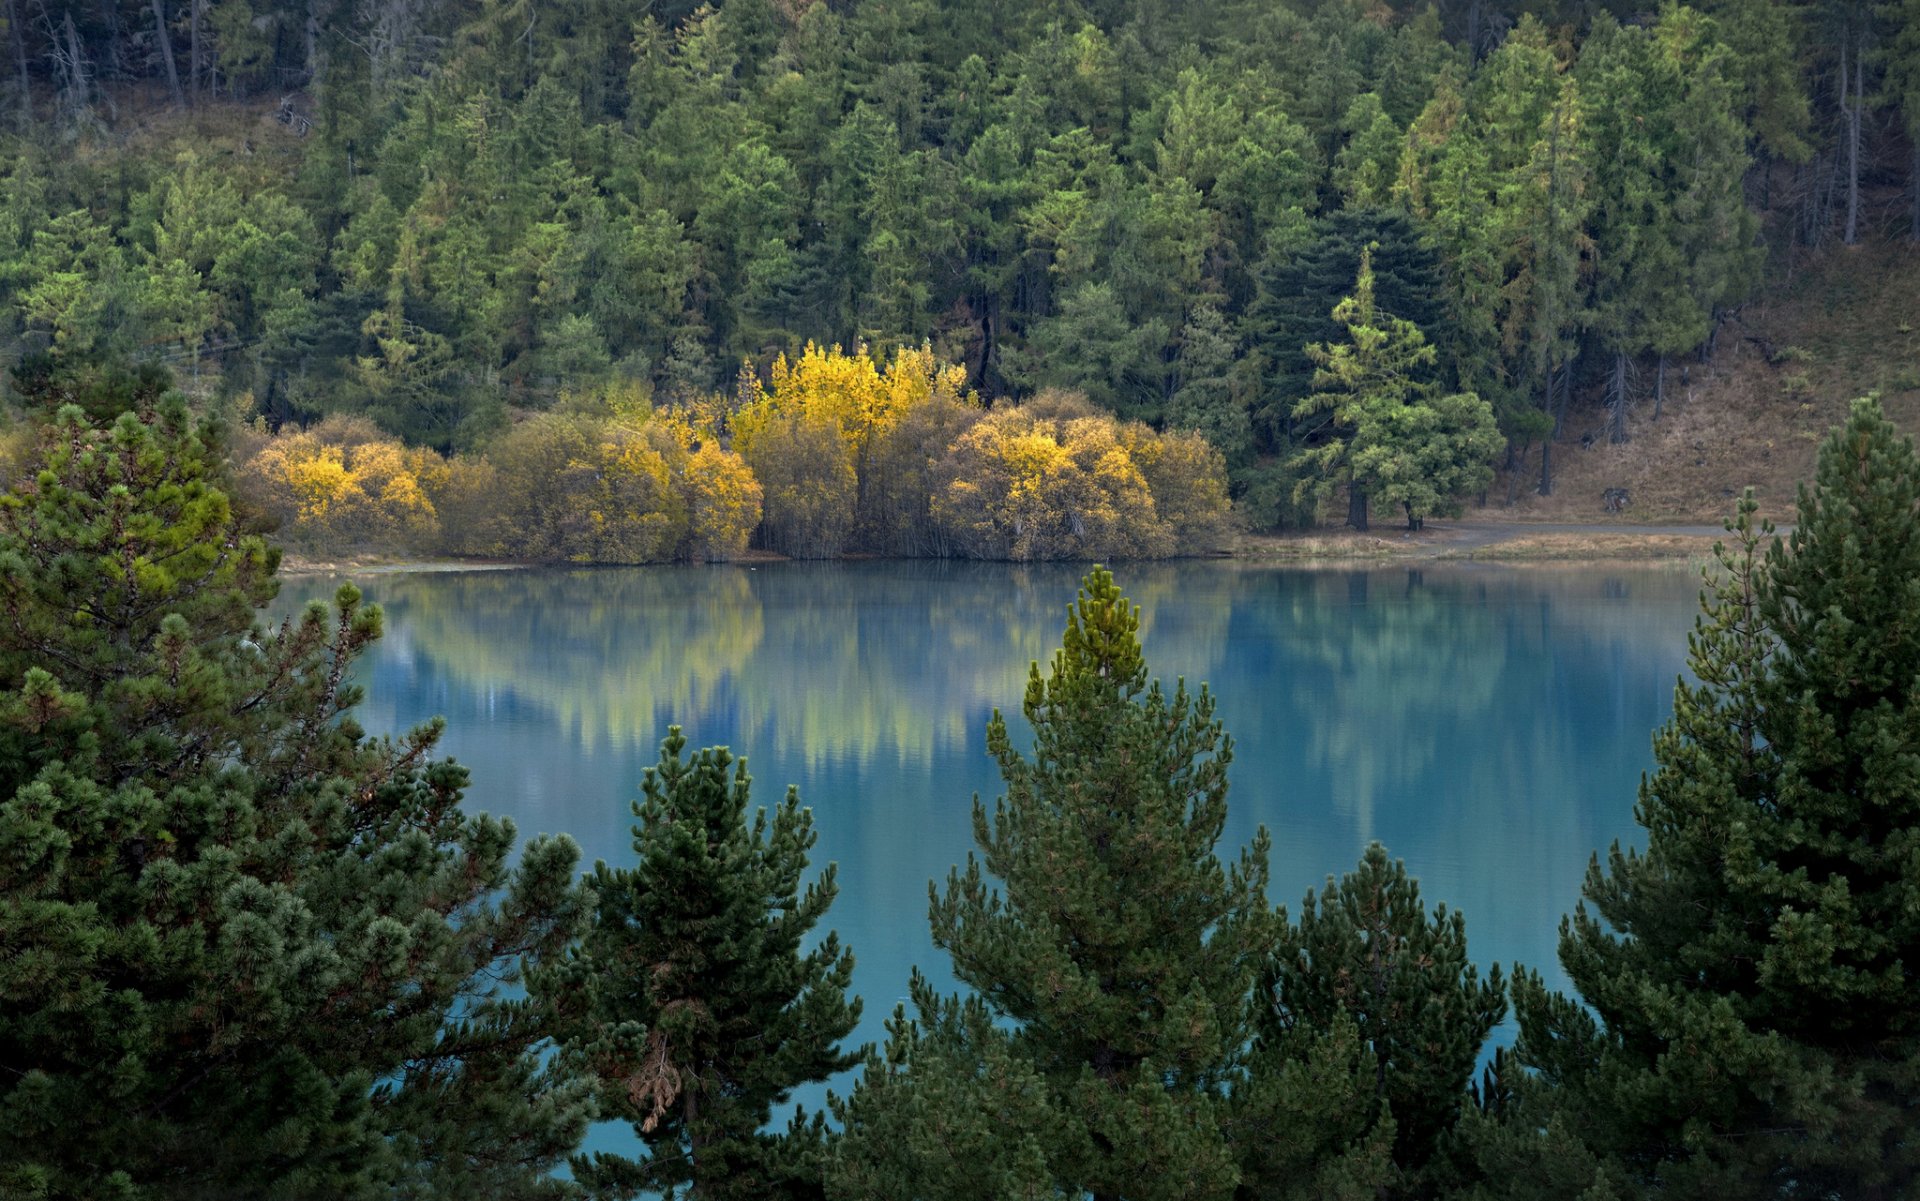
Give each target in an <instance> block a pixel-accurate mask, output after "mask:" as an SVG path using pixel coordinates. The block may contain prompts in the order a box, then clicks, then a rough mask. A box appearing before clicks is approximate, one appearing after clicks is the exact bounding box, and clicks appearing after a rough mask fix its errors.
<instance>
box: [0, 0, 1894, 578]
mask: <svg viewBox="0 0 1920 1201" xmlns="http://www.w3.org/2000/svg"><path fill="white" fill-rule="evenodd" d="M5 17H6V26H7V44H8V47H9V53H10V56H11V59H12V65H13V70H12V71H11V72H10V73H9V74H8V76H7V80H6V85H5V86H6V91H5V92H4V93H0V97H3V98H4V102H5V104H6V111H7V113H8V114H9V115H10V118H11V127H12V130H13V132H12V133H11V134H9V135H8V136H6V137H5V138H4V140H0V214H3V215H0V298H4V303H3V304H0V357H4V358H6V359H8V360H9V361H15V360H17V361H20V362H21V369H20V371H19V372H16V375H17V376H18V377H19V378H17V379H16V381H15V386H14V388H13V391H14V393H15V394H16V396H21V397H32V396H34V395H40V396H43V397H44V396H47V395H54V396H55V397H56V399H55V400H54V401H53V402H52V403H53V404H57V396H58V395H59V394H61V391H62V389H61V388H60V387H59V386H56V385H53V384H50V383H49V381H50V380H52V379H56V378H57V377H59V376H60V375H61V374H62V373H63V372H71V371H73V370H75V369H81V370H85V369H89V368H91V367H93V366H94V365H98V364H116V365H119V364H132V365H138V364H147V365H153V364H164V365H165V366H167V367H169V368H171V369H172V370H173V371H174V372H175V373H177V374H178V375H180V376H181V377H182V379H183V380H184V381H185V382H186V384H187V386H188V387H189V390H190V391H192V392H194V393H195V394H197V395H206V396H217V397H220V398H223V399H225V400H226V401H228V402H229V403H231V404H233V405H234V406H236V407H237V411H238V415H239V418H240V420H241V421H243V422H249V423H251V424H252V425H253V426H254V427H255V430H256V431H257V433H256V434H255V435H254V436H253V437H252V438H251V439H249V438H242V439H240V440H239V442H238V445H237V447H236V449H237V452H238V453H241V454H243V455H245V456H249V457H254V456H258V457H259V459H260V461H259V463H258V465H257V467H256V468H254V469H252V470H250V471H248V472H247V473H246V474H247V476H248V481H247V485H246V486H247V489H248V491H249V495H250V497H251V498H252V500H253V501H254V503H255V504H257V505H259V506H261V507H265V508H267V509H269V510H271V511H272V513H273V514H274V516H275V517H276V518H277V519H278V520H279V522H280V523H281V525H282V527H283V531H284V533H285V536H287V537H289V538H291V539H292V540H293V541H294V542H295V543H296V544H298V543H303V542H305V543H314V544H340V543H343V542H345V543H351V542H356V541H358V542H370V543H374V544H381V545H389V546H393V545H406V546H410V547H413V548H416V549H440V550H452V551H456V552H464V553H479V554H495V555H503V556H509V557H516V558H534V559H571V560H578V561H612V562H642V561H652V560H658V559H672V558H696V559H697V558H711V557H726V556H727V555H728V554H731V553H733V551H734V549H735V548H737V547H739V546H741V545H744V544H745V541H746V539H748V538H755V539H757V541H758V543H759V544H760V545H764V546H766V547H768V548H769V549H776V550H781V551H784V552H786V553H792V554H800V555H831V554H836V553H841V552H843V551H848V550H859V551H870V552H880V553H891V554H902V553H911V554H968V555H978V556H984V557H1010V558H1044V557H1076V556H1101V557H1127V556H1137V555H1154V554H1165V553H1169V552H1170V551H1172V550H1176V549H1179V550H1206V549H1210V548H1211V547H1212V546H1214V545H1216V544H1217V543H1218V541H1219V537H1218V530H1219V528H1220V526H1221V519H1222V517H1223V515H1224V498H1219V497H1215V496H1213V495H1212V493H1213V492H1216V491H1218V490H1220V489H1221V488H1222V487H1224V488H1225V489H1226V491H1227V492H1228V493H1229V494H1230V495H1231V498H1232V501H1233V505H1234V510H1235V512H1236V513H1237V515H1238V516H1237V520H1239V521H1241V522H1244V523H1246V524H1247V525H1250V526H1251V527H1252V528H1256V529H1269V528H1276V527H1290V526H1299V525H1304V524H1310V523H1312V522H1314V521H1315V520H1321V519H1327V518H1331V519H1334V520H1338V519H1339V517H1340V516H1342V515H1344V516H1345V517H1346V518H1347V519H1348V520H1350V521H1351V522H1353V523H1355V524H1364V523H1365V522H1366V521H1367V520H1368V515H1369V509H1370V508H1377V509H1379V510H1381V511H1382V515H1383V516H1391V517H1392V518H1404V519H1405V520H1406V522H1407V523H1409V524H1415V525H1417V524H1418V523H1419V522H1420V520H1421V519H1422V518H1423V517H1425V516H1427V515H1429V514H1433V513H1445V512H1449V511H1454V510H1455V509H1457V507H1458V506H1459V505H1460V504H1461V503H1462V501H1463V500H1464V499H1466V498H1474V499H1480V498H1483V497H1484V496H1485V494H1486V492H1487V489H1488V487H1489V484H1490V482H1491V480H1492V476H1491V474H1490V471H1489V468H1490V467H1493V466H1500V467H1503V468H1504V470H1505V474H1506V478H1507V483H1506V487H1507V489H1508V491H1509V493H1511V492H1512V491H1514V490H1516V489H1518V488H1520V487H1523V486H1524V487H1525V488H1527V489H1530V490H1538V491H1541V492H1550V491H1551V490H1552V488H1553V486H1554V478H1555V464H1554V461H1553V455H1552V448H1553V437H1554V435H1555V433H1556V432H1559V431H1561V427H1562V426H1563V424H1564V421H1565V418H1566V415H1567V412H1568V409H1569V405H1570V404H1571V403H1572V402H1573V400H1574V398H1575V397H1576V396H1578V397H1580V398H1582V399H1583V400H1588V399H1590V398H1598V400H1599V401H1600V402H1602V403H1604V404H1605V405H1606V407H1607V411H1608V413H1609V414H1610V417H1609V420H1608V421H1607V423H1606V427H1607V428H1606V430H1605V431H1604V433H1603V435H1602V436H1603V437H1605V438H1607V439H1613V440H1618V439H1625V438H1626V437H1628V436H1629V432H1630V428H1629V427H1630V422H1632V423H1642V422H1651V421H1655V420H1657V419H1658V416H1659V414H1660V412H1661V408H1662V406H1663V404H1664V403H1666V400H1667V397H1668V394H1669V392H1670V390H1673V389H1676V388H1678V387H1679V386H1680V380H1681V379H1682V378H1683V377H1684V376H1685V375H1686V373H1687V372H1688V371H1689V370H1690V366H1689V365H1690V364H1694V363H1697V362H1699V361H1700V360H1701V359H1702V358H1703V357H1710V356H1712V355H1713V354H1714V353H1716V343H1717V334H1718V332H1719V331H1720V330H1721V329H1722V327H1723V325H1724V324H1725V322H1726V320H1727V319H1728V317H1729V316H1730V315H1732V314H1734V313H1737V312H1738V310H1739V308H1740V306H1741V305H1742V304H1743V303H1744V302H1746V301H1748V300H1749V299H1750V298H1753V297H1754V296H1755V295H1756V294H1758V293H1760V292H1762V291H1764V290H1768V289H1774V290H1777V289H1779V288H1782V287H1791V284H1792V280H1791V278H1790V275H1789V271H1788V268H1789V267H1790V264H1791V260H1792V259H1793V257H1794V255H1795V254H1797V253H1801V252H1803V251H1804V250H1805V248H1808V247H1818V246H1821V245H1824V244H1834V245H1852V244H1856V243H1860V242H1863V241H1867V242H1876V243H1884V242H1886V241H1889V240H1895V239H1906V238H1914V237H1917V236H1920V140H1917V139H1916V138H1915V136H1914V134H1915V132H1916V131H1920V12H1917V11H1916V8H1915V5H1914V4H1913V3H1911V0H1889V2H1880V3H1873V2H1869V0H1810V2H1807V3H1776V2H1772V0H1706V2H1704V3H1701V4H1699V5H1697V6H1695V7H1683V6H1678V5H1672V4H1669V5H1666V6H1664V7H1660V8H1658V9H1657V10H1656V9H1653V8H1651V7H1650V6H1647V5H1642V4H1626V3H1608V2H1602V0H1557V2H1555V0H1526V2H1513V0H1509V2H1506V3H1499V2H1493V0H1450V2H1448V3H1441V4H1393V3H1387V2H1385V0H1372V2H1361V0H1338V2H1335V0H1328V2H1324V3H1321V2H1310V0H1286V2H1270V0H1263V2H1259V3H1238V2H1234V0H1210V2H1208V3H1204V4H1198V5H1183V6H1178V7H1169V6H1165V5H1159V4H1154V3H1141V4H1137V5H1101V4H1089V5H1082V4H1080V3H1077V2H1074V3H1042V4H1020V5H1005V4H997V3H988V2H983V3H977V4H965V5H961V4H937V3H933V2H931V0H903V2H900V3H892V2H887V3H881V2H872V3H867V2H862V3H848V4H833V3H811V4H788V3H785V2H784V0H729V3H727V4H725V5H722V6H718V7H713V6H702V7H698V8H690V7H687V6H685V5H650V6H648V8H646V9H645V10H643V11H634V10H631V9H629V8H625V7H622V6H617V5H599V4H593V3H589V2H587V0H579V2H569V3H565V4H559V5H552V6H542V5H537V4H532V3H499V4H495V3H491V2H489V3H481V4H476V3H471V2H465V0H406V2H404V3H383V4H361V5H349V4H345V3H341V2H339V0H307V2H306V3H303V4H298V5H283V4H272V3H267V2H265V0H218V2H213V3H210V2H208V0H184V2H182V0H175V2H174V3H173V4H172V5H169V4H168V3H167V0H149V3H147V4H145V5H138V4H129V3H126V2H125V0H108V2H107V3H104V4H80V3H72V4H69V3H52V2H49V0H8V4H7V8H6V10H5ZM835 348H839V349H837V350H836V349H835ZM1796 349H1797V348H1795V347H1791V346H1788V347H1782V348H1777V350H1778V351H1779V353H1783V354H1786V355H1788V356H1789V357H1791V355H1792V354H1793V353H1794V352H1795V351H1796ZM1802 353H1804V352H1802ZM903 355H904V356H908V357H907V358H905V359H903V358H902V357H901V356H903ZM842 356H845V357H846V358H850V359H852V360H854V362H852V363H846V362H842V361H841V359H842ZM783 359H784V361H785V364H790V365H791V371H790V372H789V368H788V367H787V366H785V365H783V363H782V360H783ZM789 373H790V374H792V375H793V376H794V377H796V379H798V380H800V381H802V382H801V383H798V384H796V386H794V387H792V388H789V389H787V390H786V394H783V390H782V389H781V388H780V387H779V385H778V383H777V382H776V376H777V375H783V374H789ZM909 375H911V376H913V377H914V380H913V381H911V382H910V381H908V380H907V378H906V377H907V376H909ZM878 376H886V377H887V378H886V379H885V380H884V381H882V380H878V379H876V378H875V377H878ZM829 377H831V378H829ZM862 389H866V390H867V391H866V392H864V393H863V392H862V391H861V390H862ZM803 393H804V394H807V395H802V394H803ZM823 393H830V394H831V395H822V394H823ZM883 393H884V395H882V394H883ZM1035 397H1047V398H1050V399H1048V400H1047V401H1046V402H1045V403H1043V404H1042V406H1041V408H1039V409H1038V410H1032V411H1029V412H1028V413H1027V415H1026V417H1024V418H1020V417H1014V416H1011V415H1010V414H1011V413H1012V412H1015V411H1017V410H1018V408H1019V406H1021V405H1022V404H1023V403H1024V402H1027V401H1029V400H1031V399H1033V398H1035ZM756 404H757V405H758V407H759V409H760V415H759V421H758V424H759V426H760V427H761V430H762V433H763V435H764V436H762V437H760V438H758V439H757V440H756V439H753V438H750V437H749V438H742V437H739V436H738V432H737V431H736V430H735V429H733V428H732V427H733V418H734V417H735V416H736V415H737V414H738V413H740V412H741V411H742V410H744V409H749V408H753V407H755V406H756ZM1063 404H1064V405H1065V406H1066V407H1065V408H1062V407H1061V406H1062V405H1063ZM989 405H990V406H992V407H993V412H994V414H995V420H997V421H1000V422H1002V423H1008V422H1010V423H1011V425H1010V426H1009V427H1007V428H1002V429H982V430H974V429H973V428H972V427H973V424H974V422H976V421H977V420H979V419H980V417H981V416H982V415H983V413H984V412H985V411H986V407H987V406H989ZM769 427H772V428H771V429H770V430H769ZM292 435H298V437H295V438H294V439H293V440H292V441H291V442H290V443H288V444H286V445H280V446H274V447H266V446H262V445H259V444H258V443H259V442H260V441H262V440H264V439H267V438H270V437H282V438H285V437H289V436H292ZM1187 435H1198V436H1199V437H1200V438H1202V439H1204V441H1205V442H1206V443H1207V444H1208V445H1209V446H1211V448H1212V449H1213V452H1215V453H1216V454H1217V455H1218V459H1217V460H1209V459H1208V457H1207V456H1206V455H1204V454H1203V452H1201V451H1200V450H1199V449H1198V448H1193V447H1186V446H1178V447H1176V448H1175V449H1174V450H1173V451H1172V452H1171V453H1167V452H1163V451H1162V450H1161V449H1160V445H1159V442H1158V441H1157V440H1159V439H1165V438H1172V437H1182V436H1187ZM963 439H969V440H970V441H969V442H968V445H966V446H961V445H960V443H961V441H962V440H963ZM754 441H757V442H758V447H757V451H756V450H755V448H754V447H752V446H749V445H746V444H747V443H750V442H754ZM428 451H430V452H432V453H433V456H434V457H432V458H427V457H423V456H422V453H421V452H428ZM456 452H458V453H456ZM450 454H451V455H454V456H455V457H454V458H453V459H451V460H449V459H448V458H447V456H448V455H450ZM695 456H700V457H699V459H698V461H694V459H695ZM1169 457H1170V458H1172V459H1174V460H1177V461H1178V462H1179V463H1180V464H1181V466H1180V467H1179V468H1178V473H1179V474H1181V475H1182V476H1183V478H1182V479H1181V480H1178V481H1165V480H1162V479H1159V478H1156V470H1157V467H1158V464H1160V462H1161V461H1162V460H1164V459H1167V458H1169ZM569 464H572V465H574V467H573V469H571V470H569V469H568V465H569ZM1195 472H1198V473H1199V475H1200V476H1201V477H1202V478H1201V480H1200V481H1199V482H1198V484H1197V485H1196V482H1195V480H1194V479H1193V474H1194V473H1195ZM1160 474H1162V475H1164V474H1165V471H1161V472H1160ZM796 480H805V481H808V482H809V486H808V487H796V485H795V483H794V481H796ZM815 485H817V486H818V487H817V489H816V487H815ZM956 485H958V487H956ZM1195 486H1200V487H1201V489H1202V491H1201V494H1198V495H1195V494H1194V493H1193V491H1192V489H1193V488H1194V487H1195ZM1176 494H1178V495H1176ZM502 496H513V497H515V498H519V499H522V500H524V501H525V502H526V506H527V508H528V510H529V511H527V512H524V513H522V514H519V515H516V516H515V517H514V518H512V519H511V520H508V521H507V522H506V526H507V527H509V528H505V529H503V528H500V523H499V522H489V520H488V516H489V506H488V505H487V504H485V503H484V500H485V499H487V498H498V497H502ZM476 497H479V498H482V503H478V504H476V501H475V499H474V498H476ZM1015 497H1023V498H1038V499H1037V500H1033V501H1032V504H1033V506H1034V507H1033V508H1032V510H1031V511H1028V510H1024V509H1022V508H1021V502H1019V501H1017V500H1016V499H1013V498H1015ZM942 501H945V502H948V505H947V511H946V512H945V513H944V514H942V513H939V512H936V509H937V508H938V503H937V502H942ZM763 517H764V519H765V521H766V526H765V528H764V530H763V529H762V528H761V526H760V522H761V520H762V518H763ZM902 522H905V525H906V528H903V527H902ZM742 526H744V527H745V531H746V532H745V533H744V534H743V533H742V532H741V529H740V527H742ZM1136 528H1137V529H1141V530H1144V531H1145V533H1144V534H1142V535H1141V536H1139V537H1130V536H1125V534H1124V532H1125V531H1130V530H1134V529H1136Z"/></svg>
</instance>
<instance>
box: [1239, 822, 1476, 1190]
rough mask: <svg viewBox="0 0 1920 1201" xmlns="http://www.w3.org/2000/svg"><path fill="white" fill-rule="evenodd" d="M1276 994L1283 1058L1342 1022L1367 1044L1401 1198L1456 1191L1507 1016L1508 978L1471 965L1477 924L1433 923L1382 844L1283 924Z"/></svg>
mask: <svg viewBox="0 0 1920 1201" xmlns="http://www.w3.org/2000/svg"><path fill="white" fill-rule="evenodd" d="M1267 992H1268V994H1269V995H1270V996H1271V997H1272V1006H1271V1008H1270V1009H1268V1010H1267V1011H1266V1012H1265V1013H1263V1014H1262V1027H1263V1032H1264V1034H1263V1036H1264V1038H1265V1040H1266V1041H1267V1042H1269V1043H1271V1044H1273V1045H1275V1046H1276V1047H1285V1046H1286V1045H1287V1044H1288V1043H1289V1041H1290V1040H1293V1039H1295V1038H1296V1037H1297V1036H1298V1035H1299V1034H1300V1033H1301V1032H1303V1031H1304V1032H1309V1033H1317V1032H1320V1031H1324V1030H1328V1029H1332V1028H1334V1027H1335V1026H1336V1025H1337V1024H1338V1023H1339V1022H1340V1021H1341V1020H1342V1019H1347V1020H1350V1021H1351V1022H1352V1023H1353V1025H1354V1028H1355V1029H1356V1031H1357V1032H1358V1035H1359V1037H1360V1038H1362V1039H1364V1040H1365V1044H1366V1051H1365V1056H1364V1058H1365V1060H1366V1061H1368V1062H1365V1063H1364V1064H1363V1065H1362V1071H1361V1077H1362V1079H1361V1097H1362V1100H1361V1102H1360V1108H1361V1109H1362V1111H1363V1112H1365V1113H1366V1114H1367V1116H1368V1118H1369V1119H1371V1120H1372V1121H1374V1122H1381V1121H1383V1120H1384V1121H1385V1123H1386V1125H1387V1127H1388V1129H1389V1130H1390V1131H1391V1138H1392V1145H1393V1165H1394V1179H1393V1181H1392V1185H1391V1187H1390V1189H1389V1192H1390V1195H1397V1196H1407V1197H1431V1196H1435V1195H1437V1194H1439V1193H1441V1192H1443V1191H1444V1190H1445V1187H1446V1186H1448V1185H1450V1184H1452V1183H1455V1181H1454V1180H1453V1179H1452V1178H1451V1174H1452V1173H1453V1172H1455V1171H1456V1170H1457V1167H1458V1164H1457V1162H1456V1146H1455V1140H1454V1127H1455V1125H1456V1124H1457V1123H1458V1121H1459V1119H1460V1116H1461V1113H1462V1110H1463V1109H1464V1107H1465V1106H1466V1104H1467V1099H1468V1097H1467V1085H1468V1083H1469V1081H1470V1080H1471V1079H1472V1077H1473V1070H1474V1064H1475V1061H1476V1060H1477V1059H1478V1058H1479V1055H1480V1048H1481V1046H1482V1045H1483V1044H1484V1043H1485V1041H1486V1037H1487V1034H1488V1033H1489V1032H1490V1031H1491V1030H1492V1029H1493V1027H1494V1026H1495V1025H1496V1024H1498V1023H1499V1021H1500V1019H1501V1018H1502V1017H1503V1016H1504V1015H1505V1013H1506V997H1505V992H1504V989H1503V987H1502V984H1501V980H1500V971H1499V969H1498V968H1495V969H1494V970H1493V971H1492V972H1491V973H1490V974H1489V976H1488V978H1487V980H1486V981H1485V982H1482V981H1481V980H1480V978H1479V973H1478V971H1477V970H1476V969H1475V968H1474V966H1473V964H1472V963H1470V962H1469V961H1468V959H1467V936H1466V922H1465V919H1463V918H1462V917H1461V915H1460V914H1459V913H1457V912H1449V911H1448V909H1447V907H1446V906H1445V905H1441V906H1439V907H1438V908H1437V909H1436V910H1435V911H1434V912H1433V914H1432V915H1431V916H1429V915H1428V913H1427V909H1426V906H1425V905H1423V904H1422V903H1421V901H1420V885H1419V883H1418V882H1417V881H1415V880H1413V879H1412V878H1411V877H1409V876H1408V875H1407V869H1406V865H1405V864H1404V863H1401V862H1399V861H1398V860H1392V861H1390V860H1389V859H1388V858H1387V852H1386V848H1384V847H1382V846H1381V845H1380V844H1379V843H1374V844H1373V845H1371V846H1369V847H1368V848H1367V851H1366V854H1365V855H1364V856H1363V857H1362V858H1361V861H1360V866H1359V869H1358V870H1356V871H1353V872H1350V873H1348V874H1347V875H1346V876H1344V877H1342V878H1341V879H1340V880H1339V881H1338V882H1336V881H1334V880H1333V879H1332V878H1329V879H1328V880H1327V887H1326V890H1325V891H1324V892H1323V893H1321V894H1320V896H1319V897H1317V898H1316V897H1315V896H1314V894H1313V893H1312V892H1308V893H1307V897H1306V900H1305V902H1304V903H1303V904H1302V905H1301V908H1300V920H1299V922H1298V923H1292V922H1288V923H1286V924H1285V925H1283V927H1282V929H1281V933H1280V937H1279V939H1278V940H1277V942H1276V946H1275V952H1274V959H1273V968H1272V974H1271V980H1270V982H1269V987H1268V990H1267Z"/></svg>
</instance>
